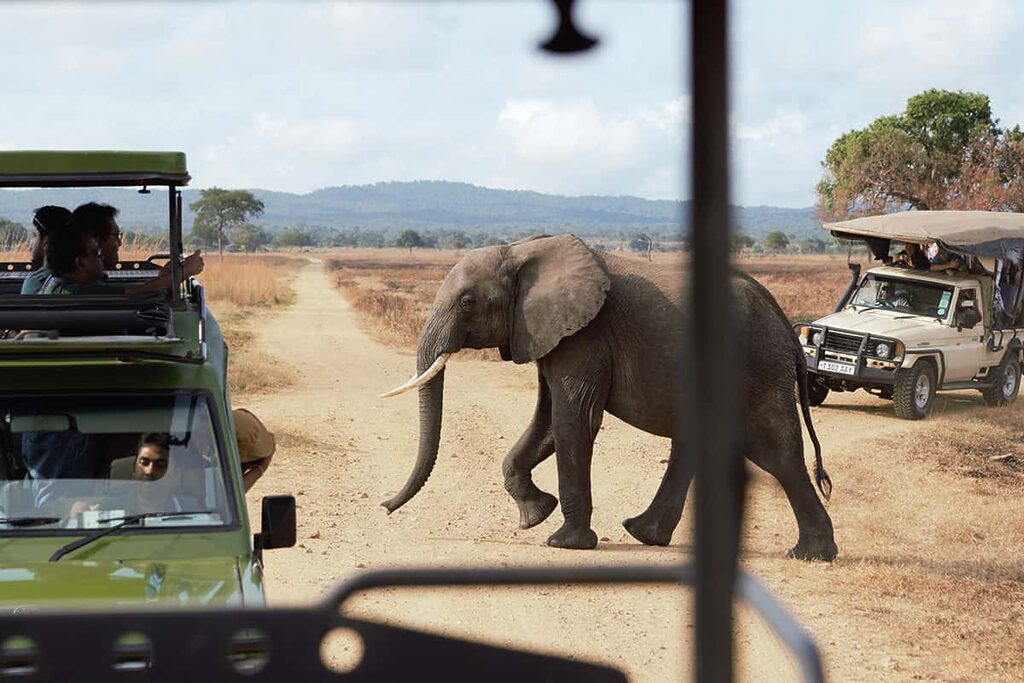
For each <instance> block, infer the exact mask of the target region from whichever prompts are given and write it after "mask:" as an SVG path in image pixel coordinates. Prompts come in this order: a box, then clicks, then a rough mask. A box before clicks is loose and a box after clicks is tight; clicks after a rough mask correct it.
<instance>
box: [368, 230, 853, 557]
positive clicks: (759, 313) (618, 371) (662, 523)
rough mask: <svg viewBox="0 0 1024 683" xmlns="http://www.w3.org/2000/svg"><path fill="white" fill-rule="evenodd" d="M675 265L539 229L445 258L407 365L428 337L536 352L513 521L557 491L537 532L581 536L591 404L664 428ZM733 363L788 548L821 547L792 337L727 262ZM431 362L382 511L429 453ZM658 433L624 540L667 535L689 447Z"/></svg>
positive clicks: (531, 514) (431, 345)
mask: <svg viewBox="0 0 1024 683" xmlns="http://www.w3.org/2000/svg"><path fill="white" fill-rule="evenodd" d="M682 289H683V274H682V271H681V270H680V269H679V268H678V267H673V266H659V265H653V264H650V263H644V262H638V261H634V260H629V259H624V258H621V257H616V256H613V255H610V254H609V255H603V256H601V255H598V254H596V253H594V252H593V251H591V250H590V249H589V248H587V247H586V245H584V244H583V242H581V241H580V240H579V239H577V238H575V237H573V236H571V235H562V236H558V237H538V238H532V239H528V240H524V241H522V242H518V243H516V244H513V245H508V246H500V247H486V248H483V249H475V250H473V251H470V252H468V253H467V254H466V256H465V257H464V258H463V259H462V260H461V261H459V263H457V264H456V265H455V267H454V268H452V270H451V272H450V273H448V275H447V277H446V278H445V280H444V282H443V283H442V284H441V287H440V289H439V290H438V292H437V296H436V298H435V299H434V306H433V309H432V310H431V313H430V315H429V317H428V319H427V322H426V324H425V325H424V327H423V330H422V333H421V335H420V341H419V352H418V360H417V369H418V372H420V373H422V372H423V371H424V370H425V369H427V368H428V367H429V366H430V365H431V364H432V363H433V362H434V360H435V359H436V358H437V357H438V355H439V354H442V353H454V352H456V351H458V350H460V349H465V348H473V349H482V348H495V347H496V348H498V349H500V351H501V354H502V358H504V359H505V360H513V361H515V362H516V363H527V362H531V361H535V362H536V363H537V374H538V380H539V389H538V393H537V406H536V410H535V413H534V416H533V419H532V420H531V422H530V424H529V426H527V428H526V431H525V432H523V435H522V436H521V437H520V438H519V440H518V441H517V442H516V444H515V445H514V446H513V447H512V449H511V450H510V451H509V453H508V455H507V456H506V457H505V460H504V463H503V466H502V469H503V471H504V475H505V488H506V489H507V490H508V492H509V493H510V494H511V495H512V497H513V498H514V499H515V501H516V503H517V504H518V506H519V512H520V527H522V528H524V529H526V528H529V527H532V526H535V525H537V524H540V523H541V522H542V521H544V520H545V519H547V517H548V515H550V514H551V513H552V511H553V510H554V509H555V507H556V506H557V505H558V502H559V500H560V501H561V505H562V514H563V516H564V518H565V521H564V523H563V524H562V527H561V528H560V529H558V531H556V532H555V533H554V534H552V535H551V537H550V538H549V539H548V544H549V545H552V546H557V547H562V548H593V547H594V546H596V545H597V535H596V534H595V533H594V531H593V530H592V529H591V528H590V517H591V512H592V509H593V507H592V504H591V486H590V469H591V467H590V466H591V455H592V453H593V446H594V438H595V437H596V436H597V432H598V430H599V429H600V427H601V420H602V418H603V416H604V412H605V411H608V412H609V413H611V414H612V415H615V416H616V417H618V418H620V419H622V420H623V421H625V422H628V423H629V424H631V425H633V426H634V427H637V428H638V429H642V430H644V431H646V432H650V433H652V434H657V435H658V436H665V437H669V438H671V437H672V435H673V434H676V433H677V432H676V429H675V427H676V420H677V419H680V416H678V415H677V411H676V410H675V408H674V406H675V400H674V381H675V380H674V378H675V377H676V376H677V361H678V358H677V356H678V355H679V349H680V348H681V347H682V344H683V340H682V336H681V331H680V325H679V320H680V302H681V299H682V298H683V291H682ZM734 291H735V295H736V301H737V305H738V307H739V312H740V318H739V321H740V322H739V326H740V328H741V329H740V333H739V340H740V342H739V352H740V354H741V357H740V358H738V359H737V362H738V363H739V366H740V376H741V378H742V381H743V386H744V388H745V389H746V391H747V393H746V395H745V398H746V414H747V420H746V422H747V424H746V426H747V432H746V434H745V435H744V437H745V441H744V443H746V444H747V449H746V450H747V456H748V457H749V458H750V460H751V461H753V462H754V463H755V464H757V465H758V466H759V467H761V468H762V469H764V470H766V471H767V472H769V473H770V474H772V475H773V476H774V477H775V478H776V479H778V480H779V482H780V483H781V484H782V487H783V489H784V490H785V492H786V495H787V497H788V498H789V502H790V504H791V506H792V508H793V512H794V514H795V515H796V519H797V525H798V527H799V534H800V535H799V540H798V541H797V544H796V546H795V547H794V548H793V549H792V550H791V551H790V555H791V556H794V557H799V558H805V559H826V560H831V559H832V558H834V557H835V555H836V552H837V549H836V544H835V541H834V539H833V532H832V521H831V520H830V519H829V516H828V513H827V512H826V511H825V508H824V506H823V505H822V503H821V501H820V500H819V499H818V496H817V494H816V493H815V491H814V488H813V486H812V485H811V481H810V478H809V477H808V474H807V470H806V468H805V466H804V459H803V440H802V438H801V431H800V418H799V415H798V413H797V408H796V403H795V401H794V386H799V388H800V389H801V391H800V397H801V399H802V401H801V403H802V405H803V408H804V417H805V420H806V421H807V425H808V429H809V431H810V432H811V435H812V438H813V440H814V443H815V448H816V455H817V458H816V470H815V475H816V478H817V481H818V486H819V488H821V489H822V492H823V494H825V495H826V497H827V495H828V492H827V491H826V489H825V488H823V483H824V484H826V485H827V488H828V490H829V491H830V490H831V482H830V481H829V479H828V475H827V474H826V473H825V471H824V469H823V468H822V466H821V456H820V449H818V444H817V438H816V437H814V432H813V427H812V425H811V423H810V413H809V410H808V409H807V401H806V369H805V366H804V359H803V353H802V351H801V349H800V346H799V343H798V342H797V340H796V337H795V335H794V334H793V331H792V329H791V328H790V325H789V323H788V322H787V320H786V317H785V315H784V314H783V313H782V310H781V309H780V308H779V307H778V304H776V302H775V300H774V299H773V298H772V297H771V295H770V294H769V293H768V291H767V290H765V289H764V288H763V287H762V286H761V285H759V284H758V283H757V282H755V281H754V280H753V279H751V278H749V277H747V276H744V275H739V274H737V275H736V276H735V278H734ZM443 393H444V372H443V371H442V372H441V373H440V374H439V375H438V376H437V377H435V378H434V379H433V380H432V381H431V382H429V383H428V384H426V385H424V386H423V387H421V388H420V389H419V408H420V441H419V455H418V457H417V460H416V465H415V468H414V470H413V472H412V473H411V475H410V477H409V480H408V482H407V483H406V485H405V487H404V488H403V489H402V490H401V491H400V492H399V493H398V494H397V495H395V497H394V498H392V499H390V500H388V501H386V502H384V503H383V505H384V507H386V508H387V509H388V511H389V512H392V511H394V510H396V509H397V508H399V507H401V506H402V505H404V504H405V503H406V502H408V501H409V499H410V498H412V497H413V496H414V495H416V493H417V492H418V491H419V490H420V488H421V487H422V486H423V484H424V483H425V482H426V480H427V478H428V477H429V476H430V472H431V470H432V469H433V466H434V463H435V461H436V459H437V451H438V444H439V441H440V433H441V410H442V399H443ZM682 451H683V449H682V448H681V445H680V444H679V443H678V441H676V440H673V442H672V448H671V452H670V456H669V463H668V467H667V469H666V472H665V475H664V478H663V480H662V482H661V485H660V486H659V488H658V491H657V493H656V494H655V497H654V500H653V501H652V502H651V504H650V506H649V507H648V508H647V510H646V511H644V512H643V513H641V514H640V515H638V516H637V517H633V518H631V519H627V520H626V521H625V522H624V526H625V527H626V529H627V531H629V533H630V534H631V535H632V536H633V537H635V538H636V539H637V540H639V541H641V542H643V543H646V544H650V545H667V544H668V543H669V541H670V540H671V538H672V532H673V530H674V529H675V528H676V525H677V524H678V523H679V519H680V517H681V515H682V511H683V502H684V500H685V498H686V491H687V489H688V488H689V485H690V481H691V480H692V478H693V473H694V460H693V457H692V456H691V455H690V454H684V453H683V452H682ZM552 453H557V465H558V498H557V499H556V498H555V497H554V496H552V495H551V494H549V493H546V492H544V491H542V490H540V489H539V488H538V487H537V486H536V485H535V484H534V483H533V479H532V477H531V471H532V470H533V468H534V467H536V466H537V465H538V464H539V463H540V462H542V461H543V460H544V459H546V458H547V457H548V456H550V455H551V454H552Z"/></svg>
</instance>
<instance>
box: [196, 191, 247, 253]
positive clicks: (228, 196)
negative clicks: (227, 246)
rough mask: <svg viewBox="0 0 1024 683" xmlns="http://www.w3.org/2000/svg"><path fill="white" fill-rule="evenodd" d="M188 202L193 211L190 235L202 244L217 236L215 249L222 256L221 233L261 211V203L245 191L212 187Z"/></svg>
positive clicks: (223, 233) (222, 236)
mask: <svg viewBox="0 0 1024 683" xmlns="http://www.w3.org/2000/svg"><path fill="white" fill-rule="evenodd" d="M200 195H201V196H200V198H199V199H197V200H196V201H194V202H192V203H191V204H189V205H188V208H190V209H192V210H193V211H195V213H196V218H195V222H194V223H193V224H192V237H193V238H194V239H196V240H197V241H201V242H204V243H205V244H212V243H213V241H214V240H215V239H216V241H217V252H218V253H219V254H220V256H221V258H223V257H224V236H225V235H226V234H227V233H228V231H230V230H232V229H233V228H235V227H237V226H240V225H242V224H244V223H247V222H248V221H249V219H250V218H255V217H257V216H260V215H262V214H263V202H262V201H261V200H259V199H257V198H256V197H255V196H254V195H253V194H252V193H251V192H249V191H248V190H224V189H221V188H219V187H211V188H210V189H208V190H201V191H200Z"/></svg>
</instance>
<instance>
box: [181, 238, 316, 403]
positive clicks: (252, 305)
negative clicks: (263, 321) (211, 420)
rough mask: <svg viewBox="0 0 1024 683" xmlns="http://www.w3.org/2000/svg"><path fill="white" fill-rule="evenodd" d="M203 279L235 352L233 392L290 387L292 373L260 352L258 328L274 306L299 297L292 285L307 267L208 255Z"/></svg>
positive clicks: (275, 259)
mask: <svg viewBox="0 0 1024 683" xmlns="http://www.w3.org/2000/svg"><path fill="white" fill-rule="evenodd" d="M204 258H205V263H206V266H205V268H204V269H203V272H202V273H201V274H200V275H199V277H198V279H199V281H200V282H202V283H203V285H204V287H205V288H206V294H207V299H208V301H209V302H210V306H211V308H212V309H213V310H214V312H215V313H216V315H217V320H218V322H219V323H220V326H221V331H222V332H223V334H224V340H225V341H226V342H227V345H228V348H229V349H231V357H230V359H229V362H228V387H229V388H230V389H231V391H232V392H239V393H260V392H267V391H274V390H278V389H281V388H284V387H287V386H289V385H290V384H291V383H292V382H293V376H292V373H291V371H290V370H289V369H288V368H287V367H285V366H282V365H281V364H280V363H278V362H275V361H274V360H273V359H272V358H271V357H270V356H268V355H267V354H265V353H263V352H262V351H259V350H258V349H256V348H255V346H256V345H255V343H254V338H255V334H254V330H253V325H254V322H255V320H256V319H258V317H259V316H264V315H265V314H266V312H267V310H268V309H269V308H271V307H273V306H278V305H286V304H289V303H292V302H293V301H294V299H295V294H294V291H293V290H292V288H291V281H292V279H293V278H294V275H295V272H296V271H297V270H298V268H299V266H300V265H301V264H302V263H303V261H302V260H301V259H295V258H291V257H287V256H281V255H278V254H259V255H240V254H225V255H224V260H223V261H221V260H220V259H219V258H218V257H217V256H216V255H205V257H204Z"/></svg>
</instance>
